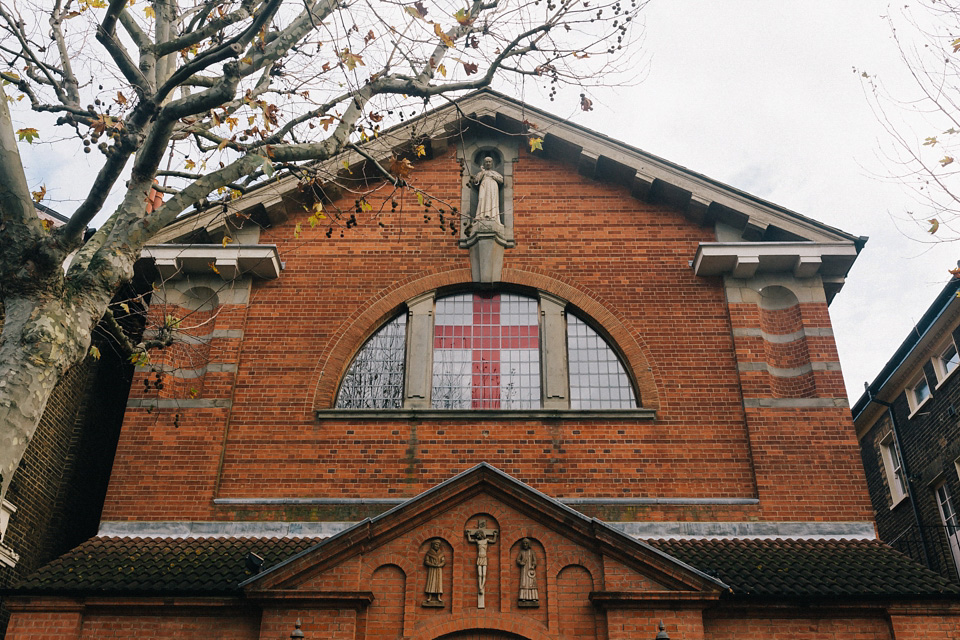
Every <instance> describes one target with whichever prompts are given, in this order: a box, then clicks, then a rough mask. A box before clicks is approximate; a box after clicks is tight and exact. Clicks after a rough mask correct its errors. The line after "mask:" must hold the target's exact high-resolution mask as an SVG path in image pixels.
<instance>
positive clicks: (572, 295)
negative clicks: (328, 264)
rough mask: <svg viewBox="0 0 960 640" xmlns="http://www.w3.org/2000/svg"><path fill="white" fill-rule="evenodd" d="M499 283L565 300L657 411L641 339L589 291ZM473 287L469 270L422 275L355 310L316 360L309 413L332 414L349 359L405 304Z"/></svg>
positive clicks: (539, 282) (560, 284) (530, 282)
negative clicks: (604, 339)
mask: <svg viewBox="0 0 960 640" xmlns="http://www.w3.org/2000/svg"><path fill="white" fill-rule="evenodd" d="M502 278H503V279H502V281H501V282H502V283H503V284H504V285H507V286H510V285H514V286H521V287H528V288H531V289H538V290H540V291H544V292H546V293H549V294H552V295H554V296H556V297H558V298H561V299H563V300H566V301H567V302H568V303H570V304H571V305H573V306H574V307H576V308H577V309H578V310H579V311H580V312H581V313H582V314H583V315H586V316H587V317H588V318H589V319H590V320H591V321H592V322H593V323H595V324H596V325H597V326H598V327H599V328H601V329H602V330H603V332H604V333H605V334H606V335H607V336H608V337H609V339H610V341H611V342H612V343H614V344H615V345H616V347H617V348H619V351H620V355H621V356H622V358H623V363H624V366H626V367H627V369H628V370H629V371H630V372H631V373H632V375H633V377H634V380H635V381H636V384H637V390H638V392H639V393H640V398H641V399H642V403H643V406H644V407H646V408H649V409H654V410H657V409H659V408H660V402H659V395H658V393H657V386H656V375H655V371H654V368H653V367H654V365H653V363H652V359H651V358H650V357H649V352H648V350H647V348H646V346H645V344H644V343H643V338H642V336H640V335H639V333H637V332H636V331H631V330H630V329H629V328H628V327H627V325H626V323H625V322H624V321H623V319H622V318H621V317H620V316H619V314H617V313H616V312H615V311H613V310H612V308H611V307H610V306H609V305H607V304H604V303H603V302H601V301H600V300H599V297H598V296H594V295H592V294H591V293H590V292H589V291H585V290H583V289H580V288H578V287H576V286H575V285H573V284H570V283H569V282H565V281H563V280H558V279H556V278H552V277H550V276H547V275H544V274H542V273H535V272H530V271H522V270H519V269H504V270H503V275H502ZM472 283H473V279H472V276H471V273H470V270H469V269H456V270H452V271H443V272H439V273H431V274H426V275H421V276H419V277H416V278H409V279H407V280H403V281H400V282H398V283H396V284H395V285H393V286H392V287H390V288H388V289H386V290H384V291H382V292H380V293H379V294H377V295H376V296H375V297H374V299H373V301H372V302H370V303H369V304H368V305H366V306H365V307H361V308H359V309H358V310H357V311H356V312H355V313H354V314H353V315H351V316H350V318H348V319H347V320H346V321H345V322H344V323H343V324H342V325H341V326H340V328H339V329H338V330H337V331H336V332H335V333H334V335H333V336H332V337H331V338H330V340H329V341H328V343H327V345H326V346H325V347H324V349H323V352H322V353H321V355H320V359H319V363H318V367H317V369H316V376H317V383H316V386H315V391H314V396H313V409H314V410H322V409H330V408H332V407H333V406H334V404H335V402H336V394H337V389H338V386H339V383H340V380H341V378H342V377H343V375H344V374H345V373H346V370H347V367H349V366H350V362H351V361H352V359H353V356H354V355H355V354H356V353H357V351H358V350H359V349H360V347H362V346H363V344H364V343H365V342H366V340H367V339H368V338H369V337H370V336H371V335H373V333H374V332H376V331H377V329H379V328H380V327H381V326H382V325H383V323H384V322H385V321H387V320H389V319H390V318H391V317H392V316H394V315H395V314H396V313H397V311H398V310H399V309H400V308H401V307H402V306H403V305H404V304H405V303H406V302H407V301H408V300H410V299H412V298H415V297H416V296H418V295H421V294H423V293H426V292H429V291H433V290H436V289H439V288H441V287H449V286H456V285H465V286H469V285H471V284H472Z"/></svg>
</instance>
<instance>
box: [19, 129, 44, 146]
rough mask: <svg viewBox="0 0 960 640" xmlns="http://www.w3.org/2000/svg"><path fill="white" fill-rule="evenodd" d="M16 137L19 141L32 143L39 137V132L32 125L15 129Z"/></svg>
mask: <svg viewBox="0 0 960 640" xmlns="http://www.w3.org/2000/svg"><path fill="white" fill-rule="evenodd" d="M17 139H18V140H20V141H21V142H26V143H28V144H33V141H34V140H39V139H40V132H39V131H37V130H36V129H34V128H33V127H26V128H24V129H17Z"/></svg>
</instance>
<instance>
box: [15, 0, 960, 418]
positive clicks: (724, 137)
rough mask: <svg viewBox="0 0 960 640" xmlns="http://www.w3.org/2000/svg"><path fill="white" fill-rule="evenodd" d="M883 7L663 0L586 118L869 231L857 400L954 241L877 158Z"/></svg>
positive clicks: (852, 325) (839, 322) (841, 339)
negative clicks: (620, 76)
mask: <svg viewBox="0 0 960 640" xmlns="http://www.w3.org/2000/svg"><path fill="white" fill-rule="evenodd" d="M885 10H886V4H885V3H884V2H877V1H876V0H843V1H842V2H841V1H838V0H803V1H802V2H799V1H796V0H794V1H792V2H787V1H780V2H770V1H769V0H714V1H711V2H708V1H707V0H655V1H654V2H653V3H652V4H651V6H650V7H649V9H648V10H647V11H646V25H647V34H646V40H645V52H646V56H647V62H648V63H649V71H648V73H647V75H646V78H645V79H644V80H643V82H642V83H640V84H638V85H637V86H634V87H619V88H615V89H609V90H597V91H594V92H592V93H591V96H592V97H593V98H594V101H595V110H594V111H592V112H589V113H580V114H578V115H577V118H576V119H577V122H579V123H580V124H582V125H584V126H586V127H589V128H592V129H595V130H598V131H601V132H603V133H606V134H608V135H610V136H612V137H615V138H618V139H620V140H623V141H624V142H627V143H629V144H632V145H634V146H637V147H639V148H641V149H644V150H646V151H649V152H651V153H654V154H656V155H659V156H661V157H663V158H665V159H667V160H670V161H672V162H675V163H678V164H680V165H683V166H686V167H688V168H690V169H692V170H695V171H698V172H700V173H703V174H706V175H708V176H710V177H712V178H714V179H717V180H720V181H722V182H725V183H727V184H730V185H732V186H735V187H737V188H739V189H742V190H744V191H747V192H750V193H753V194H755V195H757V196H760V197H762V198H765V199H767V200H770V201H772V202H775V203H777V204H780V205H782V206H785V207H788V208H790V209H793V210H795V211H797V212H799V213H802V214H804V215H807V216H809V217H812V218H815V219H817V220H820V221H822V222H824V223H827V224H829V225H832V226H835V227H839V228H840V229H843V230H844V231H847V232H849V233H852V234H854V235H867V236H870V242H868V243H867V246H866V248H865V249H864V251H863V252H862V253H861V255H860V257H859V259H858V260H857V263H856V265H855V266H854V267H853V270H852V272H851V274H850V277H849V278H848V279H847V283H846V286H845V287H844V289H843V291H842V292H841V293H840V294H839V295H838V296H837V298H836V299H835V300H834V302H833V304H832V305H831V308H830V310H831V316H832V318H833V324H834V329H835V331H836V337H837V343H838V346H839V349H840V358H841V363H842V365H843V371H844V375H845V380H846V384H847V391H848V393H849V394H850V396H851V402H853V401H855V400H856V399H857V398H858V397H859V396H860V394H861V393H862V389H863V382H864V381H866V380H872V379H873V378H874V377H875V376H876V374H877V373H878V372H879V370H880V368H881V367H882V366H883V364H884V363H885V362H886V361H887V359H888V358H889V357H890V355H892V353H893V351H894V350H895V349H896V347H897V346H898V345H899V344H900V342H901V341H902V340H903V339H904V337H905V336H906V335H907V332H908V331H909V330H910V328H911V327H912V326H913V323H914V321H915V320H916V319H917V318H919V317H920V315H922V313H923V312H924V310H925V309H926V308H927V306H928V305H929V304H930V302H931V301H932V300H933V298H934V297H935V296H936V294H937V293H938V292H939V291H940V289H941V288H942V287H943V284H944V283H945V282H946V280H947V279H948V278H949V275H948V274H947V272H946V270H947V269H948V268H949V267H951V266H952V265H953V264H954V263H955V262H956V260H957V257H958V256H957V250H956V246H954V245H952V244H941V245H935V246H932V247H931V246H929V245H924V244H920V243H918V242H915V241H912V240H908V239H907V238H906V237H905V236H904V235H903V233H901V232H900V231H899V230H898V228H897V224H896V220H897V218H900V217H902V216H903V213H904V211H906V210H908V209H916V205H915V203H914V202H913V200H912V198H911V196H910V195H909V194H908V193H906V192H905V190H904V189H903V188H901V187H899V186H898V185H896V184H891V183H890V182H889V181H884V180H883V179H881V178H878V177H877V176H882V175H884V174H885V173H886V172H887V171H888V170H887V169H885V167H884V166H883V164H882V163H881V162H880V161H879V160H878V149H879V145H880V143H881V141H882V140H883V139H884V138H885V134H884V132H883V131H882V129H881V127H880V125H879V124H878V122H877V121H876V119H875V117H874V115H873V114H872V112H871V110H870V108H869V105H868V102H867V100H866V98H865V97H864V95H863V91H862V88H861V84H860V79H859V77H858V76H857V75H856V74H855V73H853V71H852V68H853V67H857V68H859V69H865V70H867V71H869V72H871V73H877V74H880V76H881V78H882V79H883V80H884V81H885V82H886V83H887V85H888V86H893V87H897V86H902V87H903V88H904V89H903V90H904V92H906V91H908V90H909V89H910V84H909V83H908V82H907V79H906V77H905V73H904V70H903V68H902V65H901V64H900V62H899V59H898V54H897V50H896V48H895V46H894V43H893V41H892V40H891V38H890V32H889V27H888V25H887V23H886V22H885V20H883V19H882V18H881V14H882V13H883V12H884V11H885ZM537 103H538V105H539V106H542V107H544V108H547V109H550V110H552V111H554V112H556V113H558V114H560V115H565V114H567V113H569V110H570V109H571V107H572V106H573V105H571V104H569V100H567V101H566V103H564V104H561V102H560V101H558V102H557V103H556V104H555V105H551V104H550V103H543V102H541V101H537ZM15 117H16V116H15ZM48 130H49V129H48ZM934 133H936V132H934ZM925 134H926V135H929V133H926V132H925ZM25 146H26V145H21V147H22V148H23V147H25ZM75 148H76V151H77V153H76V154H73V153H72V152H68V154H67V155H66V156H63V155H60V152H61V151H62V150H63V148H62V147H60V148H56V147H52V146H50V145H46V144H44V145H34V146H33V147H31V148H28V149H26V150H25V154H24V155H25V157H24V160H25V163H26V164H27V169H28V180H29V181H30V184H31V186H32V187H35V188H36V187H38V186H39V184H40V183H41V182H43V183H46V185H47V186H48V188H50V189H51V193H50V195H49V196H48V200H47V201H45V202H49V204H50V206H53V207H54V208H58V201H63V200H71V199H75V198H76V197H77V194H71V193H70V189H71V188H73V187H74V186H76V185H78V183H79V182H81V177H84V176H88V175H92V171H91V169H89V168H87V166H86V165H87V160H88V159H89V160H97V161H99V160H100V158H101V156H100V154H99V153H93V154H90V155H89V156H84V155H83V154H82V153H79V146H77V147H75ZM54 154H56V155H54ZM82 181H83V182H84V183H85V184H88V183H89V180H88V179H86V178H85V177H84V178H83V180H82ZM63 205H64V206H63V207H62V209H63V210H64V211H71V210H72V206H71V205H70V204H67V203H63Z"/></svg>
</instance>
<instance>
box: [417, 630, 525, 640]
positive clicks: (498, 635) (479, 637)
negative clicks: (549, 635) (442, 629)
mask: <svg viewBox="0 0 960 640" xmlns="http://www.w3.org/2000/svg"><path fill="white" fill-rule="evenodd" d="M436 640H528V639H527V638H525V637H524V636H521V635H517V634H516V633H510V632H508V631H496V630H490V629H467V630H465V631H454V632H453V633H446V634H444V635H442V636H437V638H436Z"/></svg>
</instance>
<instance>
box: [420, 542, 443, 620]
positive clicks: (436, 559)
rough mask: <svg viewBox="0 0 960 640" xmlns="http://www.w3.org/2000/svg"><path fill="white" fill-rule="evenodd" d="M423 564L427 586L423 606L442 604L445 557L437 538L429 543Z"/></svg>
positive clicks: (438, 605)
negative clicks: (425, 569) (425, 570)
mask: <svg viewBox="0 0 960 640" xmlns="http://www.w3.org/2000/svg"><path fill="white" fill-rule="evenodd" d="M423 564H424V566H425V567H426V568H427V586H426V587H425V588H424V592H425V593H426V595H427V599H426V600H424V602H423V606H425V607H442V606H443V567H444V566H446V564H447V559H446V558H445V557H444V556H443V548H442V547H441V546H440V541H439V540H434V541H433V542H431V543H430V548H429V549H428V550H427V555H426V556H424V558H423Z"/></svg>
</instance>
